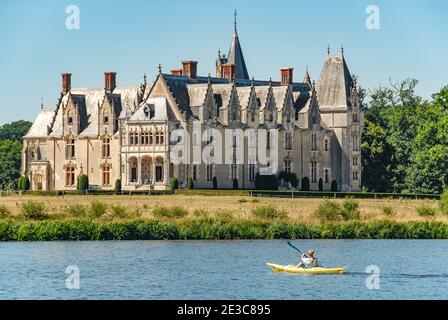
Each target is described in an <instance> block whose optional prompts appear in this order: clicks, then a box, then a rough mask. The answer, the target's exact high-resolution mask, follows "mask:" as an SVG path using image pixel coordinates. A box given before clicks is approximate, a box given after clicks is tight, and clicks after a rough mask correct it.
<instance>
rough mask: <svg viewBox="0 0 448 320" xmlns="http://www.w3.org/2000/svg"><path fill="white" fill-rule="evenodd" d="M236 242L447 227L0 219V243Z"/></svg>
mask: <svg viewBox="0 0 448 320" xmlns="http://www.w3.org/2000/svg"><path fill="white" fill-rule="evenodd" d="M234 239H448V224H446V223H443V222H437V221H432V222H421V221H420V222H419V221H415V222H404V223H403V222H402V223H400V222H393V221H388V220H384V221H371V222H359V221H349V222H337V223H334V222H325V223H311V224H310V223H288V222H285V221H261V220H226V219H219V218H197V219H190V220H183V221H169V220H165V219H150V220H145V219H132V220H120V221H98V220H93V219H71V220H53V221H51V220H50V221H21V220H14V219H2V220H0V241H79V240H234Z"/></svg>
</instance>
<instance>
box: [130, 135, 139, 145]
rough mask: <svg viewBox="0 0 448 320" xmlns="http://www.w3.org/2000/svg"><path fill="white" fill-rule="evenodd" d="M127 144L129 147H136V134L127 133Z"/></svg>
mask: <svg viewBox="0 0 448 320" xmlns="http://www.w3.org/2000/svg"><path fill="white" fill-rule="evenodd" d="M129 144H130V145H131V146H136V145H138V132H130V133H129Z"/></svg>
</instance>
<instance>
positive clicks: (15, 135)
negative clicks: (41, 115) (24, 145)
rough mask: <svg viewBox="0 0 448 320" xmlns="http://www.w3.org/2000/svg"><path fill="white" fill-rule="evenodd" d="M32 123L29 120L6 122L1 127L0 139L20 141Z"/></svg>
mask: <svg viewBox="0 0 448 320" xmlns="http://www.w3.org/2000/svg"><path fill="white" fill-rule="evenodd" d="M31 125H32V123H31V122H29V121H24V120H19V121H14V122H11V123H6V124H4V125H3V126H1V127H0V140H12V141H19V142H20V140H21V139H22V137H23V136H24V135H25V134H26V133H27V132H28V130H29V129H30V128H31Z"/></svg>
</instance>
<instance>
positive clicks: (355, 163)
mask: <svg viewBox="0 0 448 320" xmlns="http://www.w3.org/2000/svg"><path fill="white" fill-rule="evenodd" d="M353 165H354V166H357V165H358V157H353Z"/></svg>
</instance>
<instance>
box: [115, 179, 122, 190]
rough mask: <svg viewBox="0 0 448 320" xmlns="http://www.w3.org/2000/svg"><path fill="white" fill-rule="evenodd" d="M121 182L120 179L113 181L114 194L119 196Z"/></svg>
mask: <svg viewBox="0 0 448 320" xmlns="http://www.w3.org/2000/svg"><path fill="white" fill-rule="evenodd" d="M121 190H122V189H121V180H120V179H117V180H115V187H114V192H115V193H116V194H119V193H121Z"/></svg>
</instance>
